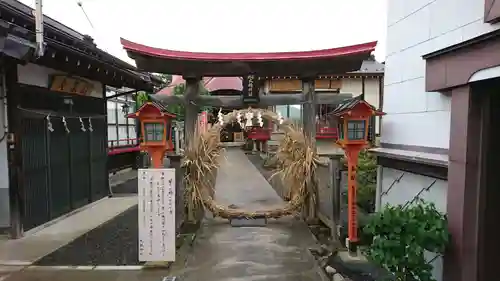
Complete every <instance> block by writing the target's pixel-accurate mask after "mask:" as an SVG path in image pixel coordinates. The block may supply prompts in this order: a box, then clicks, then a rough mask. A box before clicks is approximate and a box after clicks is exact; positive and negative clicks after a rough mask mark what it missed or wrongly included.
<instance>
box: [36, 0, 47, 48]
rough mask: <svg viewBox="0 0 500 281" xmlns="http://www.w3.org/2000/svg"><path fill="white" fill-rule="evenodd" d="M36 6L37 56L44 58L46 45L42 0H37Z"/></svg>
mask: <svg viewBox="0 0 500 281" xmlns="http://www.w3.org/2000/svg"><path fill="white" fill-rule="evenodd" d="M35 5H36V6H35V29H36V31H35V32H36V55H37V57H39V58H40V57H43V55H44V53H45V43H44V42H43V12H42V0H36V2H35Z"/></svg>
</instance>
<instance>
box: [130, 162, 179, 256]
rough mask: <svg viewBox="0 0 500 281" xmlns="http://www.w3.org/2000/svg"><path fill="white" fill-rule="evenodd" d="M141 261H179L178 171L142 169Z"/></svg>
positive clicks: (140, 188)
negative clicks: (177, 245) (177, 244)
mask: <svg viewBox="0 0 500 281" xmlns="http://www.w3.org/2000/svg"><path fill="white" fill-rule="evenodd" d="M138 182H139V186H138V197H139V203H138V205H139V212H138V213H139V260H140V261H175V235H176V234H175V169H139V175H138Z"/></svg>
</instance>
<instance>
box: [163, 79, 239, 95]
mask: <svg viewBox="0 0 500 281" xmlns="http://www.w3.org/2000/svg"><path fill="white" fill-rule="evenodd" d="M185 82H186V81H185V80H184V79H183V78H182V76H180V75H173V76H172V82H171V83H170V84H169V85H168V86H166V87H164V88H163V89H161V90H159V91H158V92H157V93H156V94H158V95H167V96H171V95H173V93H174V88H175V87H176V86H178V85H181V84H184V83H185ZM203 86H204V87H205V89H207V91H209V92H214V91H218V90H235V91H242V90H243V79H241V78H240V77H203Z"/></svg>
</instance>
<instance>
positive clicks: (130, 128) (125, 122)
mask: <svg viewBox="0 0 500 281" xmlns="http://www.w3.org/2000/svg"><path fill="white" fill-rule="evenodd" d="M113 94H114V93H113ZM110 95H111V94H109V93H107V96H110ZM125 104H127V105H128V113H132V112H134V111H135V102H134V101H133V98H132V97H131V96H124V97H119V98H114V99H112V100H108V101H107V119H108V146H109V147H113V146H114V147H116V146H130V145H137V144H138V142H137V134H136V133H135V132H136V130H135V127H136V120H135V119H130V118H126V117H125V112H123V105H125Z"/></svg>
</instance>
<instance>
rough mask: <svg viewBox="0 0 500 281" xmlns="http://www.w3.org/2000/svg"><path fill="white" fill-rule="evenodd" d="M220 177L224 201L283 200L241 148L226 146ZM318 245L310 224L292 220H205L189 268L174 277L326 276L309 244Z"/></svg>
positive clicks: (251, 204) (259, 204) (261, 203)
mask: <svg viewBox="0 0 500 281" xmlns="http://www.w3.org/2000/svg"><path fill="white" fill-rule="evenodd" d="M226 158H227V160H226V161H225V162H224V163H222V164H221V168H220V170H219V173H218V177H217V181H216V195H215V197H216V198H217V200H218V201H219V202H220V203H223V204H227V205H229V204H234V205H236V206H237V207H239V208H244V209H247V210H257V209H271V208H275V207H277V206H282V205H283V204H285V203H284V202H283V201H282V200H281V198H280V197H279V196H278V195H277V194H276V193H275V191H274V190H273V188H272V187H271V186H270V185H269V183H268V182H267V181H266V179H265V178H264V177H262V175H261V174H260V172H259V171H258V170H257V169H256V168H255V166H254V165H253V164H252V163H251V162H250V161H249V160H248V158H247V157H246V155H245V154H244V153H243V151H241V150H239V149H228V150H227V152H226ZM314 244H315V241H314V239H313V236H312V234H311V233H310V232H309V229H308V228H307V226H306V225H305V224H304V223H303V222H302V221H299V220H297V219H294V218H282V219H279V220H270V221H269V222H268V225H267V226H266V227H232V226H231V225H230V224H229V223H228V222H227V221H226V220H219V219H207V220H206V221H205V222H204V224H203V225H202V228H201V232H200V234H199V235H198V237H197V238H196V241H195V244H194V252H193V254H192V255H191V256H190V257H189V258H188V261H187V266H186V267H185V268H183V269H180V270H179V271H178V272H172V274H173V275H176V276H180V277H181V278H180V280H183V281H198V280H204V281H239V280H245V281H252V280H266V281H282V280H283V281H285V280H286V281H295V280H296V281H299V280H300V281H309V280H311V281H312V280H315V281H317V280H323V279H322V278H323V275H322V273H321V269H320V268H319V267H317V266H316V263H315V261H314V258H313V256H312V255H311V254H310V253H309V250H308V248H309V247H312V246H313V245H314Z"/></svg>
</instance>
